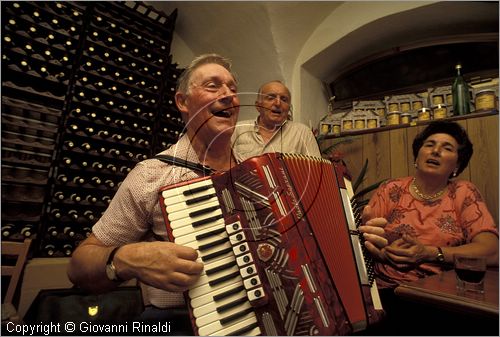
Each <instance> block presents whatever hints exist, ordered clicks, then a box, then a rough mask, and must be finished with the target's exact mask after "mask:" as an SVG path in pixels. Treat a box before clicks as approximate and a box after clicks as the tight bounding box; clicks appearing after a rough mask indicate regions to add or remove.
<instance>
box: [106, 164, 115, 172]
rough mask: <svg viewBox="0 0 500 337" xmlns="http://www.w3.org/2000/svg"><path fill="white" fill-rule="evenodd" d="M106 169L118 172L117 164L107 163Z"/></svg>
mask: <svg viewBox="0 0 500 337" xmlns="http://www.w3.org/2000/svg"><path fill="white" fill-rule="evenodd" d="M106 169H108V170H110V171H111V172H116V166H115V165H113V164H108V165H106Z"/></svg>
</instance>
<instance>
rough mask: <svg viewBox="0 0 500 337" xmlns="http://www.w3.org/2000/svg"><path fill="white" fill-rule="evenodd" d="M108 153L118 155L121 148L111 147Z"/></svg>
mask: <svg viewBox="0 0 500 337" xmlns="http://www.w3.org/2000/svg"><path fill="white" fill-rule="evenodd" d="M108 153H109V154H110V155H112V156H114V157H118V156H119V155H120V150H117V149H109V151H108Z"/></svg>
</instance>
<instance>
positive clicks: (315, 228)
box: [160, 153, 383, 335]
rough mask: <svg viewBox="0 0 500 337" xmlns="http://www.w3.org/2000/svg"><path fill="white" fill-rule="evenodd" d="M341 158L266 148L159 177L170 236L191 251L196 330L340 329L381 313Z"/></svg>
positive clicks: (190, 295)
mask: <svg viewBox="0 0 500 337" xmlns="http://www.w3.org/2000/svg"><path fill="white" fill-rule="evenodd" d="M351 196H352V189H351V187H350V181H349V179H348V177H347V175H346V173H345V170H344V167H343V166H340V165H337V164H332V163H331V162H330V161H327V160H324V159H320V158H312V157H306V156H300V155H292V154H279V153H269V154H264V155H262V156H258V157H254V158H250V159H248V160H246V161H244V162H243V163H241V164H240V165H238V166H236V167H234V168H232V169H231V170H230V171H228V172H224V173H216V174H213V175H211V176H206V177H202V178H199V179H195V180H190V181H187V182H183V183H179V184H175V185H172V186H166V187H163V188H162V189H161V191H160V203H161V208H162V210H163V214H164V218H165V222H166V225H167V231H168V233H169V236H170V239H171V241H173V242H175V243H178V244H181V245H185V246H189V247H192V248H194V249H197V250H198V252H199V260H200V262H202V263H204V265H205V268H204V272H203V274H202V275H201V277H200V279H199V280H198V282H197V283H196V284H195V285H194V286H193V287H192V288H191V289H190V290H189V291H187V292H186V293H185V297H186V302H187V303H188V304H189V309H190V310H189V311H190V314H191V319H192V323H193V328H194V331H195V333H196V334H197V335H345V334H349V333H352V332H355V331H360V330H364V329H365V328H366V327H367V325H369V324H372V323H375V322H377V321H379V320H380V319H381V317H382V315H383V310H382V306H381V303H380V299H379V296H378V291H377V287H376V284H375V282H374V280H373V275H372V269H371V265H370V263H369V262H368V260H369V258H368V256H366V255H365V250H364V246H363V244H362V238H361V235H360V234H359V233H358V231H357V226H358V225H359V221H360V219H359V216H357V215H356V214H355V212H353V207H352V206H351V198H350V197H351Z"/></svg>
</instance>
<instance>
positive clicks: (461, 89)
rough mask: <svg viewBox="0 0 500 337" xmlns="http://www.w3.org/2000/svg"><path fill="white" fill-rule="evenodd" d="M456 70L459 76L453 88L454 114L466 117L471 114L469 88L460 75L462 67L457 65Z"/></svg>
mask: <svg viewBox="0 0 500 337" xmlns="http://www.w3.org/2000/svg"><path fill="white" fill-rule="evenodd" d="M455 69H456V70H457V76H456V77H455V80H454V81H453V85H452V87H451V94H452V97H453V114H454V115H455V116H457V115H466V114H468V113H470V94H469V86H468V85H467V82H465V80H464V78H463V77H462V74H461V73H460V69H462V65H461V64H457V65H456V66H455Z"/></svg>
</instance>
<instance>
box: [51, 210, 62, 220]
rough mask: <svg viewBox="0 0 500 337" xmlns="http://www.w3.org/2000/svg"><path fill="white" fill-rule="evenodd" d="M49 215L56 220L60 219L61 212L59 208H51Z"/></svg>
mask: <svg viewBox="0 0 500 337" xmlns="http://www.w3.org/2000/svg"><path fill="white" fill-rule="evenodd" d="M50 214H51V215H52V216H53V217H54V218H56V219H59V218H61V216H62V214H61V210H60V209H59V208H53V209H52V210H51V211H50Z"/></svg>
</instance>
